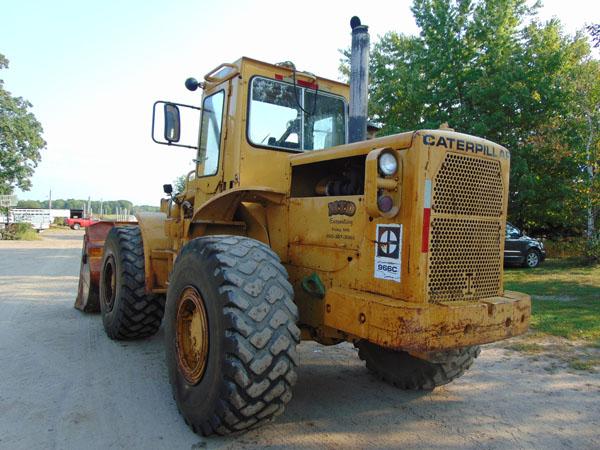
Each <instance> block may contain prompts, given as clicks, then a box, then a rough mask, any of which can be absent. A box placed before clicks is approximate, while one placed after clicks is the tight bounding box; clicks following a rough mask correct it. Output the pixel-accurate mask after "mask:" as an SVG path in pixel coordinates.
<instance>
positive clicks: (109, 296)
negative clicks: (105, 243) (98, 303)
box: [102, 255, 117, 311]
mask: <svg viewBox="0 0 600 450" xmlns="http://www.w3.org/2000/svg"><path fill="white" fill-rule="evenodd" d="M103 274H104V276H103V278H102V283H103V284H104V288H105V289H104V295H103V296H102V301H103V302H104V304H105V305H106V309H107V311H112V309H113V307H114V306H115V296H116V287H117V271H116V270H115V259H114V257H113V256H112V255H110V256H109V257H108V258H107V259H106V261H105V263H104V271H103Z"/></svg>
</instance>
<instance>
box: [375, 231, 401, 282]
mask: <svg viewBox="0 0 600 450" xmlns="http://www.w3.org/2000/svg"><path fill="white" fill-rule="evenodd" d="M401 261H402V225H377V236H376V240H375V278H380V279H382V280H392V281H395V282H397V283H399V282H400V272H401V268H402V267H401Z"/></svg>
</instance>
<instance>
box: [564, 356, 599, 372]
mask: <svg viewBox="0 0 600 450" xmlns="http://www.w3.org/2000/svg"><path fill="white" fill-rule="evenodd" d="M599 365H600V359H578V358H576V359H572V360H571V361H569V367H570V368H571V369H574V370H586V371H588V372H595V368H596V366H599Z"/></svg>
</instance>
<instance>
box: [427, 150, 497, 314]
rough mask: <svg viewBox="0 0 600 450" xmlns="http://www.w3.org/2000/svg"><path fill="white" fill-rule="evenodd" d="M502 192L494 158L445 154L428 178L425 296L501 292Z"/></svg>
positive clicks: (476, 296) (474, 296) (470, 297)
mask: <svg viewBox="0 0 600 450" xmlns="http://www.w3.org/2000/svg"><path fill="white" fill-rule="evenodd" d="M503 192H504V190H503V182H502V175H501V168H500V163H499V161H491V160H485V159H479V158H473V157H469V156H463V155H456V154H452V153H448V154H447V155H446V158H445V160H444V163H443V165H442V167H441V168H440V170H439V171H438V173H437V174H436V176H435V178H434V184H433V202H432V215H431V234H430V248H429V272H428V277H427V290H428V297H429V301H430V302H432V303H437V302H440V301H459V300H478V299H481V298H486V297H493V296H496V295H500V293H501V292H502V286H501V283H500V280H501V276H500V274H501V270H502V255H501V251H500V249H501V248H502V247H501V243H502V241H501V239H503V238H504V236H503V235H502V233H501V231H502V225H501V223H502V220H501V219H502V212H503V204H504V202H503ZM450 215H452V216H450ZM467 216H470V217H467Z"/></svg>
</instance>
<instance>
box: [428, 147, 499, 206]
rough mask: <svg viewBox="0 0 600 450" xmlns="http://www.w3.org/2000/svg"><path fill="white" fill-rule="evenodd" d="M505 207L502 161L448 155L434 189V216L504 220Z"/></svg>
mask: <svg viewBox="0 0 600 450" xmlns="http://www.w3.org/2000/svg"><path fill="white" fill-rule="evenodd" d="M502 205H503V202H502V172H501V171H500V162H499V161H490V160H487V159H480V158H470V157H467V156H462V155H455V154H452V153H449V154H447V155H446V159H445V160H444V162H443V164H442V167H441V169H440V170H439V172H438V174H437V176H436V178H435V184H434V186H433V203H432V205H431V209H432V211H433V212H434V213H438V214H464V215H468V216H488V217H500V215H501V214H502Z"/></svg>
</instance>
